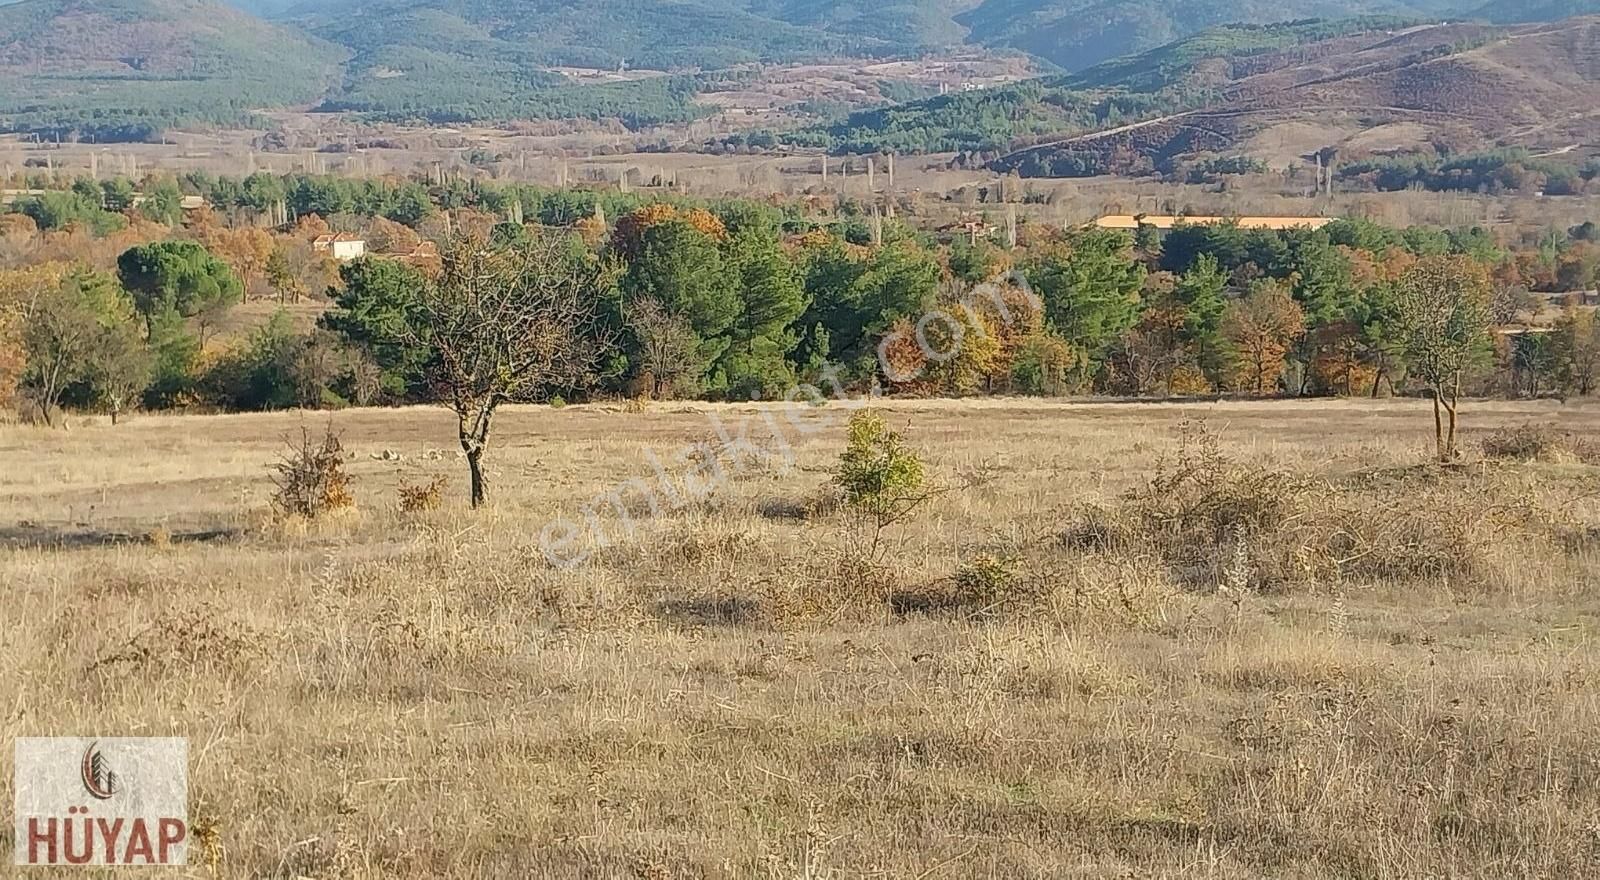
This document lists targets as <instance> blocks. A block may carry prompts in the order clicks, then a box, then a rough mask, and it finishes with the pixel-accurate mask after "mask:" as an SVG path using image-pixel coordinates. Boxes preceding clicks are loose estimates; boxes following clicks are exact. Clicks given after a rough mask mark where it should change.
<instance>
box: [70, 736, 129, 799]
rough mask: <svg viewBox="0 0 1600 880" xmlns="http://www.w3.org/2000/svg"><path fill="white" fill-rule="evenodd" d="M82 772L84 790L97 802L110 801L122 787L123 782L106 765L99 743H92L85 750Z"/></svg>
mask: <svg viewBox="0 0 1600 880" xmlns="http://www.w3.org/2000/svg"><path fill="white" fill-rule="evenodd" d="M80 772H81V773H82V775H83V790H84V791H87V792H88V793H89V796H90V797H92V798H94V799H95V800H101V801H108V800H110V799H111V798H112V796H113V795H115V794H116V793H117V791H118V790H119V789H120V788H121V787H122V780H121V779H119V778H118V777H117V774H115V773H113V772H111V766H110V765H109V764H107V763H106V757H105V755H102V754H101V753H100V743H99V742H98V741H97V742H92V743H90V744H89V747H88V748H87V749H84V750H83V762H82V768H81V771H80Z"/></svg>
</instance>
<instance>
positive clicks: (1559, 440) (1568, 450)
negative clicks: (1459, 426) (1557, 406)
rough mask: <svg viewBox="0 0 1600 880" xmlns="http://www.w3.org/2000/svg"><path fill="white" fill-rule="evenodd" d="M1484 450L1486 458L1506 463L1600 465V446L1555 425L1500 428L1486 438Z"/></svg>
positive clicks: (1484, 439)
mask: <svg viewBox="0 0 1600 880" xmlns="http://www.w3.org/2000/svg"><path fill="white" fill-rule="evenodd" d="M1482 448H1483V454H1484V457H1485V458H1492V459H1498V460H1504V461H1543V462H1556V463H1567V462H1573V461H1578V462H1582V463H1584V464H1600V445H1597V444H1595V443H1594V442H1593V441H1591V440H1587V439H1585V438H1583V437H1579V436H1577V435H1576V434H1573V433H1572V432H1571V431H1563V430H1561V429H1560V428H1557V427H1555V426H1554V425H1534V424H1528V425H1517V426H1515V427H1510V428H1500V429H1499V430H1496V431H1495V432H1494V433H1492V434H1490V435H1489V436H1487V437H1485V438H1483V443H1482Z"/></svg>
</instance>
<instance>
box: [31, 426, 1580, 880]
mask: <svg viewBox="0 0 1600 880" xmlns="http://www.w3.org/2000/svg"><path fill="white" fill-rule="evenodd" d="M844 409H845V407H843V406H841V405H839V404H833V405H830V406H827V407H820V408H814V409H808V410H807V411H806V412H805V413H804V414H802V415H800V416H798V417H797V419H796V421H795V422H793V423H791V422H789V421H788V414H780V413H777V412H776V411H774V410H772V409H767V408H758V407H753V406H720V405H706V404H700V405H694V404H683V405H678V404H656V405H652V406H651V407H649V408H648V409H647V410H645V411H643V412H627V411H625V410H624V408H623V407H621V406H608V405H590V406H582V407H567V408H563V409H554V410H553V409H548V408H537V407H527V408H516V409H512V410H509V411H507V412H506V413H505V414H504V415H502V416H501V417H500V419H499V421H498V422H497V427H496V433H495V440H494V445H493V447H492V448H491V450H490V453H489V457H488V459H487V463H488V466H489V469H490V476H491V479H492V483H491V486H490V505H489V507H488V508H487V509H485V510H483V511H480V512H478V513H472V512H470V511H468V510H466V509H464V506H463V505H462V504H461V500H462V496H464V495H465V489H464V485H465V476H466V475H465V467H464V465H463V464H462V463H461V462H460V460H459V459H458V458H457V456H456V454H455V452H454V426H453V424H452V422H451V419H450V417H449V415H448V414H447V413H446V412H445V411H443V410H440V409H423V408H419V409H405V410H388V411H384V410H362V411H346V412H339V413H335V414H333V415H332V416H329V415H327V414H301V413H280V414H267V415H242V416H214V417H201V416H191V417H166V416H161V417H155V416H152V417H140V418H136V419H133V420H131V421H128V422H127V423H125V424H123V425H120V426H117V427H115V428H113V427H112V426H110V425H109V424H105V423H103V422H100V421H95V420H89V421H86V422H81V423H77V424H75V425H74V427H73V428H72V429H71V430H69V431H61V432H50V431H47V430H44V429H39V428H30V427H22V426H17V425H4V424H0V462H3V466H0V596H3V597H4V601H0V754H5V755H9V754H10V753H11V741H12V739H13V738H14V737H16V736H25V735H44V734H88V733H94V734H104V735H113V734H125V735H183V736H188V737H190V739H191V744H192V746H191V754H192V756H193V757H192V764H193V766H192V769H191V805H192V809H191V813H192V817H191V818H192V820H193V821H195V822H197V823H202V826H201V827H207V828H213V829H215V832H216V835H215V837H211V838H204V839H200V838H197V845H196V846H194V847H193V848H192V849H191V856H192V858H191V863H192V865H191V868H190V869H189V873H188V876H195V877H208V876H219V877H284V878H292V877H301V876H304V877H316V878H335V877H359V878H412V877H460V878H468V877H472V878H477V877H522V876H528V877H643V878H684V877H701V876H707V877H781V878H790V877H838V878H847V877H896V878H898V877H907V878H910V877H925V878H933V877H990V876H994V877H1073V876H1081V877H1130V876H1132V877H1152V876H1164V877H1239V878H1244V877H1264V876H1270V877H1295V878H1311V877H1332V876H1338V877H1439V876H1451V877H1576V876H1586V875H1592V874H1594V873H1595V872H1596V870H1597V868H1600V759H1597V758H1596V754H1597V753H1600V752H1597V746H1600V733H1597V730H1600V646H1597V644H1596V638H1595V627H1596V625H1597V618H1596V615H1597V613H1600V597H1597V596H1596V594H1595V584H1596V583H1600V579H1597V576H1600V529H1597V527H1600V466H1595V465H1593V464H1584V463H1581V462H1579V461H1574V460H1571V459H1560V460H1553V461H1546V462H1536V463H1509V462H1499V461H1482V460H1479V458H1478V455H1477V453H1476V447H1477V444H1478V441H1480V440H1481V439H1483V438H1484V437H1486V436H1488V434H1489V433H1490V432H1491V431H1492V430H1494V429H1497V428H1501V427H1506V426H1516V425H1522V424H1526V423H1530V422H1537V423H1546V424H1554V425H1558V426H1559V427H1560V428H1562V429H1565V430H1567V431H1571V432H1573V433H1574V434H1576V435H1579V436H1585V435H1587V436H1593V435H1594V434H1595V432H1596V431H1597V430H1600V405H1595V404H1593V403H1589V402H1587V401H1585V402H1584V403H1581V404H1580V403H1573V404H1568V405H1565V406H1561V405H1557V404H1555V403H1553V402H1551V403H1544V402H1541V403H1504V402H1501V403H1471V404H1468V405H1466V406H1465V407H1464V410H1463V418H1464V426H1465V428H1466V429H1467V430H1468V434H1467V438H1466V446H1467V447H1469V448H1471V449H1473V450H1474V452H1473V453H1472V454H1470V455H1469V456H1468V459H1469V460H1468V461H1467V462H1466V463H1464V464H1463V465H1462V466H1461V467H1458V468H1446V469H1440V468H1437V467H1436V466H1432V465H1428V464H1425V462H1426V459H1427V451H1428V444H1429V443H1431V428H1432V426H1431V421H1430V415H1429V411H1428V407H1427V404H1426V403H1425V402H1417V401H1382V402H1366V401H1351V402H1329V401H1321V402H1305V403H1294V402H1283V403H1222V404H1184V405H1176V404H1109V403H1106V404H1066V403H1053V402H1022V401H1007V400H992V401H981V402H951V401H916V402H913V401H902V402H894V403H890V404H887V405H886V409H887V414H888V418H889V420H890V422H891V423H892V424H893V425H894V426H895V427H897V428H903V429H904V430H905V431H906V433H907V438H908V440H909V441H910V442H911V443H912V444H913V445H915V446H917V447H919V448H920V449H921V450H923V451H924V453H925V455H926V457H927V459H928V462H929V466H930V473H931V474H932V476H933V478H934V480H935V481H936V482H937V483H938V484H939V485H941V486H944V487H947V488H949V489H950V491H948V492H947V493H945V494H942V495H940V496H938V497H937V498H935V499H933V500H932V501H931V502H930V503H929V504H928V505H927V506H926V507H925V508H923V509H922V510H921V511H920V512H919V515H918V516H917V517H916V518H915V519H913V520H912V521H910V522H908V523H906V524H903V525H901V526H897V527H895V528H893V529H891V530H890V531H889V537H888V545H887V552H886V553H884V554H883V556H882V558H881V559H880V560H878V561H876V562H873V563H865V564H864V563H862V561H861V560H860V559H859V553H858V552H852V551H851V550H849V549H848V548H850V547H852V546H855V545H856V540H855V539H856V537H858V534H859V533H858V532H857V531H855V530H854V528H853V527H852V525H851V520H850V518H849V517H848V516H847V515H846V514H845V513H843V512H841V511H838V510H835V509H833V508H832V507H831V506H830V505H829V504H827V503H826V501H825V499H826V497H827V496H826V493H825V492H824V491H823V489H824V487H825V485H826V483H827V480H828V469H829V468H830V467H831V466H832V465H833V463H834V461H835V460H836V458H837V455H838V453H839V451H840V449H841V448H842V445H843V433H844V432H843V419H844V412H843V410H844ZM764 416H770V417H772V422H771V423H769V422H767V421H766V420H765V419H764V418H763V417H764ZM1195 419H1204V420H1205V424H1206V426H1207V428H1206V429H1207V430H1208V431H1209V432H1210V433H1211V434H1212V435H1214V437H1215V438H1216V440H1215V450H1216V452H1217V453H1218V454H1220V455H1221V456H1222V457H1223V458H1224V459H1226V461H1224V462H1221V463H1219V462H1218V461H1216V460H1212V459H1206V458H1205V457H1204V456H1202V457H1201V459H1199V460H1198V461H1199V462H1200V463H1199V464H1196V465H1195V468H1196V473H1198V474H1200V476H1199V477H1196V478H1195V480H1197V481H1198V483H1197V482H1195V480H1191V481H1187V482H1185V481H1179V482H1177V483H1163V484H1162V485H1163V486H1164V487H1166V488H1164V489H1162V490H1160V491H1158V492H1157V493H1154V494H1155V496H1157V497H1151V496H1150V495H1149V494H1147V495H1146V496H1145V497H1144V498H1143V500H1140V501H1129V500H1125V499H1124V496H1125V493H1128V492H1130V491H1138V490H1140V489H1141V488H1142V487H1145V486H1146V481H1147V480H1148V479H1149V478H1150V477H1151V476H1152V475H1154V474H1163V475H1167V476H1169V477H1170V475H1171V474H1172V473H1173V472H1174V467H1175V465H1174V459H1173V455H1174V454H1175V453H1176V452H1177V451H1178V450H1179V449H1180V430H1179V429H1180V424H1182V423H1184V422H1186V421H1192V420H1195ZM330 420H331V424H332V426H333V427H334V429H335V430H337V431H338V432H340V433H341V435H342V437H343V440H344V443H345V447H346V451H347V453H348V455H349V462H348V466H349V471H350V473H351V476H352V479H353V490H354V494H355V496H356V502H357V507H356V508H355V509H354V510H349V511H344V512H341V513H337V514H335V515H332V516H331V517H329V518H326V519H323V520H320V521H317V522H313V523H306V522H303V521H298V520H290V521H287V522H284V521H273V520H272V519H271V518H269V517H268V516H267V515H266V509H267V506H268V500H269V497H270V494H271V485H270V482H269V466H270V465H271V464H272V463H273V462H274V461H275V460H277V457H278V455H279V453H280V452H281V450H282V449H283V438H284V437H285V436H286V435H287V434H289V433H291V432H293V433H296V434H298V432H299V430H300V428H301V427H302V426H306V427H309V428H310V429H311V430H313V431H318V432H320V431H321V429H322V428H323V426H324V425H326V424H328V423H329V422H330ZM718 423H720V424H722V425H723V426H724V428H726V429H728V431H729V432H730V433H732V434H734V435H737V433H738V431H739V428H740V426H741V425H744V424H746V423H748V424H749V427H750V431H749V434H750V436H751V437H752V438H753V441H752V442H753V444H754V446H755V448H756V449H757V450H758V451H759V455H758V456H757V457H756V458H750V457H749V456H746V457H743V458H738V457H735V456H734V455H733V454H732V453H731V452H729V451H728V450H729V449H730V448H731V447H730V446H729V445H728V444H725V443H722V442H720V441H719V442H717V443H715V444H713V445H712V446H711V447H709V448H702V449H701V450H700V451H698V452H696V451H695V444H699V443H702V442H704V441H707V440H708V438H715V437H716V436H717V435H718V431H717V428H716V425H717V424H718ZM771 424H776V425H778V426H779V430H780V431H781V433H782V435H783V441H782V442H779V441H776V440H772V439H762V438H769V437H770V434H771V428H770V425H771ZM1188 431H1189V436H1193V434H1194V429H1192V428H1190V429H1188ZM1192 451H1193V447H1191V452H1192ZM719 452H721V453H725V454H720V455H719V454H718V453H719ZM791 453H792V454H791ZM652 454H653V455H654V456H655V457H656V458H657V459H658V460H659V461H660V462H662V467H663V470H664V472H665V473H666V475H667V476H666V477H665V478H663V477H661V476H658V475H656V473H655V471H654V469H653V466H652V464H651V459H650V456H651V455H652ZM1586 458H1587V457H1586ZM1163 460H1165V464H1158V462H1161V461H1163ZM1207 461H1209V462H1210V463H1209V464H1207V463H1205V462H1207ZM713 463H716V464H721V465H724V466H725V467H724V470H723V471H722V473H723V474H724V475H725V476H726V479H725V480H723V481H721V483H720V488H718V489H717V490H716V491H715V492H712V493H710V494H709V495H707V496H706V497H703V498H699V499H698V500H693V501H690V500H688V498H687V495H688V494H689V489H688V487H690V486H691V485H692V480H693V479H699V480H700V482H702V483H703V482H705V481H706V480H707V479H708V478H707V476H706V475H707V474H708V473H711V471H708V470H706V468H707V467H708V466H710V465H712V464H713ZM1191 464H1194V460H1191ZM790 465H792V466H790ZM1177 467H1178V469H1179V470H1181V466H1177ZM713 470H714V468H713ZM1279 471H1283V472H1287V473H1292V474H1294V475H1295V476H1294V477H1292V478H1290V477H1287V476H1282V475H1279V476H1274V474H1277V473H1278V472H1279ZM1207 474H1209V475H1210V476H1207ZM434 476H443V477H446V478H448V479H449V480H450V481H451V484H450V488H449V490H448V493H449V494H448V496H447V498H446V503H445V504H444V506H443V507H442V508H441V509H438V510H435V511H431V512H426V513H414V514H405V513H401V512H399V511H398V510H397V509H396V489H397V486H399V485H400V484H401V483H402V482H404V483H409V484H418V483H425V482H427V481H428V480H429V479H430V478H432V477H434ZM662 479H665V480H667V482H668V483H669V484H671V485H672V486H674V487H675V491H678V492H681V493H682V496H683V497H680V498H678V499H677V501H676V502H669V503H663V504H661V505H660V506H659V509H657V510H655V511H653V512H652V511H651V510H650V509H649V507H648V505H647V504H644V503H643V502H642V500H641V499H642V498H643V496H642V494H630V493H634V492H635V491H636V490H637V488H638V485H639V484H638V483H635V484H633V485H631V486H628V485H624V484H625V483H626V481H629V480H638V481H640V482H654V483H655V484H656V485H660V484H661V483H660V481H661V480H662ZM713 482H715V481H713ZM1196 485H1200V486H1202V487H1204V488H1205V492H1202V493H1200V494H1199V496H1197V495H1196V494H1195V493H1194V487H1195V486H1196ZM619 487H621V490H620V492H619V496H618V497H620V498H621V499H622V500H623V503H622V504H621V505H617V506H613V505H611V504H610V503H609V501H607V500H606V495H607V493H610V492H612V491H613V490H614V489H619ZM1201 496H1203V497H1201ZM1196 497H1199V501H1198V502H1197V505H1198V506H1197V507H1196V509H1197V510H1200V511H1202V512H1203V513H1204V514H1205V516H1204V517H1202V519H1204V522H1203V523H1201V525H1202V526H1203V527H1204V528H1202V529H1197V530H1196V531H1194V532H1193V533H1190V532H1187V531H1184V532H1180V531H1179V529H1181V528H1187V525H1185V523H1184V522H1179V521H1177V520H1166V521H1163V522H1164V524H1153V521H1148V520H1143V521H1142V520H1140V519H1139V517H1140V514H1141V512H1148V511H1150V510H1155V509H1157V508H1160V509H1163V510H1166V509H1169V508H1168V507H1164V506H1163V505H1169V504H1172V503H1177V501H1178V500H1179V499H1191V500H1192V499H1194V498H1196ZM658 500H659V499H658ZM680 502H681V503H680ZM1279 502H1282V504H1283V505H1284V506H1283V507H1282V508H1281V509H1280V507H1279ZM1086 506H1098V508H1099V510H1098V512H1097V511H1095V510H1091V509H1088V508H1087V507H1086ZM586 507H587V508H590V509H592V510H594V512H595V515H594V517H593V518H592V519H590V518H589V517H586V516H585V514H584V512H583V511H584V509H585V508H586ZM562 520H565V521H566V522H567V523H568V525H569V526H572V527H573V528H574V529H575V530H576V531H575V534H576V537H574V536H573V535H572V534H568V535H567V536H566V537H567V540H566V541H565V542H564V544H563V547H564V550H563V553H565V554H566V555H564V556H563V558H567V557H568V556H570V555H572V554H573V553H576V554H578V555H582V556H583V557H584V559H583V561H582V562H581V563H580V564H578V565H575V566H571V567H566V566H556V565H553V564H551V563H550V562H549V561H548V554H547V553H546V547H545V544H547V543H548V541H542V539H541V535H545V536H546V537H548V535H549V534H551V533H550V532H547V531H546V529H547V526H549V524H551V523H552V522H558V521H562ZM1141 522H1142V523H1143V524H1142V525H1140V524H1139V523H1141ZM1185 522H1186V521H1185ZM1224 526H1226V528H1224ZM1213 527H1214V528H1213ZM1139 528H1145V529H1154V530H1155V531H1150V532H1145V533H1141V532H1139V531H1138V529H1139ZM1372 528H1376V529H1377V531H1369V529H1372ZM1119 529H1125V530H1127V531H1126V532H1122V531H1119ZM1384 529H1391V530H1392V531H1390V532H1385V531H1383V530H1384ZM1208 530H1209V531H1211V532H1215V533H1216V534H1209V533H1208ZM1141 534H1143V535H1144V537H1145V538H1147V539H1148V540H1144V541H1140V540H1132V541H1130V540H1125V539H1119V538H1117V537H1116V536H1117V535H1125V536H1134V537H1138V536H1139V535H1141ZM1191 534H1192V535H1193V536H1194V540H1193V541H1192V542H1190V543H1188V544H1185V545H1184V546H1178V545H1177V544H1176V543H1174V542H1172V541H1168V540H1167V538H1169V537H1171V536H1173V535H1179V536H1190V535H1191ZM116 536H125V539H122V540H118V539H117V538H116ZM1397 536H1398V537H1397ZM1185 540H1187V538H1185ZM108 542H109V543H108ZM1363 542H1365V543H1363ZM1351 546H1353V547H1355V548H1357V549H1356V550H1355V551H1353V552H1346V553H1343V554H1342V556H1341V558H1339V559H1332V558H1331V557H1330V555H1329V553H1328V552H1324V551H1326V550H1328V548H1334V547H1338V548H1347V547H1351ZM1185 550H1192V551H1197V552H1196V553H1195V554H1193V555H1192V556H1188V557H1185V559H1184V560H1182V563H1181V564H1180V559H1179V556H1182V555H1183V552H1182V551H1185ZM1174 553H1176V554H1177V555H1174ZM558 555H559V554H558ZM1285 560H1292V561H1293V562H1294V564H1295V565H1297V566H1299V568H1295V566H1290V567H1288V568H1274V567H1273V566H1275V565H1277V564H1278V563H1281V562H1284V561H1285ZM1330 565H1332V567H1331V568H1330V567H1329V566H1330ZM9 785H10V774H9V773H6V774H0V802H9V800H10V798H11V794H12V793H11V792H10V790H9V788H8V786H9ZM9 834H10V828H9V825H8V826H7V827H5V828H3V829H0V839H3V838H4V836H7V835H9ZM207 840H209V841H210V842H206V841H207ZM10 843H11V841H9V840H6V841H5V843H4V844H0V849H8V848H9V844H10ZM208 863H209V864H208ZM129 876H133V874H132V873H130V874H129Z"/></svg>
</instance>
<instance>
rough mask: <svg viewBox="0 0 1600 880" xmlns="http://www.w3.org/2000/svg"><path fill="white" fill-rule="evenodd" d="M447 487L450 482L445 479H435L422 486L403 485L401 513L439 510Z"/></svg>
mask: <svg viewBox="0 0 1600 880" xmlns="http://www.w3.org/2000/svg"><path fill="white" fill-rule="evenodd" d="M447 485H449V481H448V480H446V479H445V478H444V477H434V478H433V479H432V480H431V481H429V482H427V483H424V484H422V485H412V484H410V483H401V484H400V512H401V513H422V512H424V511H429V510H438V509H439V504H440V503H441V501H442V500H443V496H444V490H445V487H446V486H447Z"/></svg>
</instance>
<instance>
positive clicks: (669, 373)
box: [628, 298, 702, 400]
mask: <svg viewBox="0 0 1600 880" xmlns="http://www.w3.org/2000/svg"><path fill="white" fill-rule="evenodd" d="M628 325H629V326H630V327H631V328H632V329H633V335H634V338H635V339H637V340H638V342H639V355H640V363H639V366H640V368H641V369H642V371H643V372H645V373H648V374H649V376H650V397H651V399H652V400H664V399H666V397H667V396H668V395H670V394H673V393H675V392H677V391H679V390H680V389H681V388H682V386H683V385H684V384H685V382H686V381H687V380H689V379H691V378H692V377H694V376H697V375H699V374H700V372H701V369H702V364H700V363H699V358H698V349H699V346H700V339H699V337H697V336H696V335H695V332H694V328H693V327H691V326H689V322H688V321H686V320H684V319H683V318H682V317H680V316H678V315H674V314H673V313H672V312H671V311H670V310H668V309H667V307H666V306H664V305H662V304H661V303H660V302H658V301H656V300H654V299H648V298H647V299H640V300H638V301H637V302H635V303H633V304H632V305H630V306H629V307H628Z"/></svg>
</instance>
